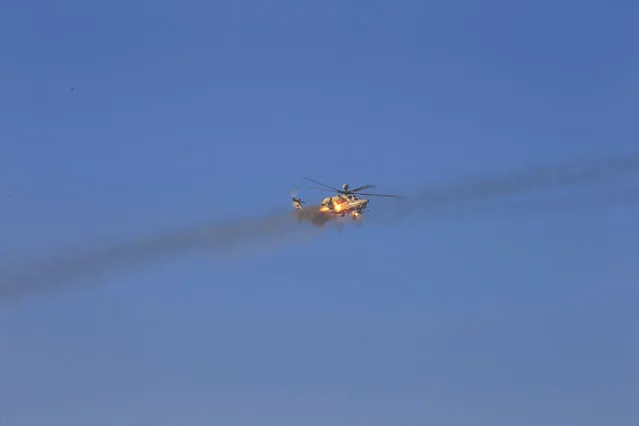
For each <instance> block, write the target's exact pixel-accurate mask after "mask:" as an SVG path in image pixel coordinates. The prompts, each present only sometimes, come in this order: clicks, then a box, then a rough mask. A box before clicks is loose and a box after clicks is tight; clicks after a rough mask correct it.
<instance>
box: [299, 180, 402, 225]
mask: <svg viewBox="0 0 639 426" xmlns="http://www.w3.org/2000/svg"><path fill="white" fill-rule="evenodd" d="M303 179H306V180H308V181H311V182H313V183H315V184H316V185H320V186H321V187H322V188H317V187H311V188H310V189H315V190H320V191H327V190H329V191H331V192H336V193H337V195H334V196H331V197H326V198H324V199H323V200H322V202H321V203H320V205H319V212H321V213H325V214H327V215H329V216H334V217H344V216H346V215H347V214H349V215H351V217H352V218H353V220H357V219H358V218H359V217H360V215H361V214H362V213H363V212H364V210H365V209H366V207H367V206H368V202H369V200H367V199H365V198H360V197H359V195H363V196H370V197H390V198H403V197H402V196H401V195H390V194H373V193H367V192H360V191H362V190H364V189H369V188H375V185H363V186H360V187H357V188H354V189H351V188H350V186H349V184H347V183H345V184H343V185H342V189H338V188H333V187H332V186H328V185H325V184H323V183H321V182H318V181H316V180H314V179H311V178H309V177H305V178H303ZM292 199H293V208H294V209H295V210H296V211H297V212H301V211H302V210H303V209H304V204H306V202H305V201H303V200H302V199H301V198H299V197H297V196H296V194H294V193H293V194H292ZM329 220H330V219H329Z"/></svg>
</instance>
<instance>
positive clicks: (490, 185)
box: [0, 153, 639, 301]
mask: <svg viewBox="0 0 639 426" xmlns="http://www.w3.org/2000/svg"><path fill="white" fill-rule="evenodd" d="M637 172H639V153H635V154H632V155H628V156H624V157H614V158H609V159H606V160H604V161H597V162H591V163H587V164H582V165H573V166H563V167H547V168H541V169H534V170H528V171H524V172H518V173H513V174H509V175H506V176H502V177H492V178H481V177H479V178H470V179H468V180H467V181H466V182H462V183H460V184H457V185H449V186H439V187H437V188H427V189H424V190H422V191H418V192H417V193H416V194H415V196H414V197H408V198H407V199H404V200H400V201H405V202H399V203H393V204H391V205H394V207H396V208H397V209H398V210H395V211H394V212H391V211H389V210H388V209H387V208H386V207H383V206H375V209H374V211H375V212H374V214H373V215H372V217H371V218H374V219H375V220H374V221H373V223H374V222H375V221H378V220H380V219H381V220H382V221H383V220H384V219H387V220H391V221H395V222H396V221H397V220H398V219H399V218H401V217H403V216H405V215H411V214H413V213H426V214H428V216H427V217H430V215H431V214H432V213H437V212H440V213H441V212H442V211H443V210H444V209H447V210H450V209H451V208H453V209H455V208H457V209H458V210H459V211H463V212H464V213H468V212H469V211H473V210H474V209H469V208H470V207H477V205H478V204H480V202H481V201H485V200H488V199H493V198H500V197H505V196H514V195H526V194H532V193H535V192H544V191H550V190H553V189H561V188H563V187H570V186H581V187H588V186H593V185H600V184H602V183H605V182H610V181H613V180H615V179H620V178H623V177H629V176H631V175H632V174H636V173H637ZM638 198H639V195H638V193H637V191H636V190H635V191H634V192H630V193H627V192H626V193H623V192H617V193H614V194H604V195H603V196H601V197H599V198H595V199H593V200H591V201H588V200H583V199H582V200H574V199H573V200H572V201H566V202H563V204H562V202H561V200H560V201H554V202H551V203H547V204H545V205H544V204H543V203H542V204H537V205H535V203H534V202H530V201H529V202H527V203H526V204H520V205H519V206H518V207H516V208H514V209H513V206H510V211H511V212H518V213H522V212H525V211H533V210H543V209H556V208H564V209H565V208H569V209H572V208H584V207H589V206H592V207H597V206H602V205H607V204H610V203H619V202H623V201H637V199H638ZM496 209H497V210H499V209H502V210H503V211H508V210H509V206H508V205H504V206H501V207H497V208H496ZM304 211H305V213H304V218H303V219H304V220H303V223H302V224H300V223H298V222H297V221H296V220H295V216H294V215H293V214H291V213H290V212H283V213H276V214H271V215H266V216H263V217H258V218H253V219H242V220H238V221H235V222H232V223H228V224H226V225H218V226H210V227H204V226H200V227H196V228H186V229H181V230H176V231H172V232H165V233H161V234H156V235H151V236H149V237H147V238H141V239H132V240H130V241H128V242H123V243H120V244H113V245H107V246H105V247H102V248H97V249H88V248H86V247H80V248H79V249H78V250H77V251H76V252H67V251H65V252H63V253H57V254H55V255H52V256H51V257H50V258H49V259H45V260H44V261H41V262H39V261H35V260H28V261H27V262H25V263H24V265H23V266H22V267H20V266H16V265H8V264H6V263H5V264H4V266H3V265H2V264H0V301H11V300H15V299H20V298H23V297H26V296H28V295H33V294H40V293H48V292H52V291H57V290H61V289H63V288H65V287H66V286H67V285H69V284H72V283H74V282H79V280H80V279H87V280H89V279H90V278H92V277H94V276H99V275H101V274H105V273H110V272H117V271H120V270H124V269H126V268H130V267H136V266H138V265H142V264H144V263H145V262H146V263H152V262H161V261H166V260H171V259H173V258H175V257H178V256H181V255H184V254H188V253H195V252H207V253H208V252H223V253H226V252H228V251H229V250H235V249H237V248H252V247H254V246H258V245H260V244H264V243H266V242H269V243H271V242H273V241H274V240H275V239H280V240H282V241H284V240H288V239H290V238H291V237H295V236H301V235H306V236H308V232H307V230H308V226H310V225H311V223H312V222H313V221H314V219H317V216H316V215H317V214H319V212H318V209H317V206H309V207H306V208H305V209H304ZM493 211H496V210H495V208H493ZM389 213H390V214H389ZM322 221H323V220H319V221H317V223H321V222H322ZM280 242H281V241H280Z"/></svg>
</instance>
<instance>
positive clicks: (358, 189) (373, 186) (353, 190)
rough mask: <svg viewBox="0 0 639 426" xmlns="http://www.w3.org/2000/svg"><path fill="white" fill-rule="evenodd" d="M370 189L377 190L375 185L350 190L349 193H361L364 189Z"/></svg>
mask: <svg viewBox="0 0 639 426" xmlns="http://www.w3.org/2000/svg"><path fill="white" fill-rule="evenodd" d="M368 188H375V185H364V186H360V187H359V188H355V189H349V190H348V192H357V191H361V190H362V189H368Z"/></svg>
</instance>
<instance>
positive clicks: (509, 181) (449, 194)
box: [375, 152, 639, 219]
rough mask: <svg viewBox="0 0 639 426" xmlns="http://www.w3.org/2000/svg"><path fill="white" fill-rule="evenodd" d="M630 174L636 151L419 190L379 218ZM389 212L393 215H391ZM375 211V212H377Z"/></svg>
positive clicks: (638, 164) (638, 156)
mask: <svg viewBox="0 0 639 426" xmlns="http://www.w3.org/2000/svg"><path fill="white" fill-rule="evenodd" d="M632 175H639V152H637V153H633V154H630V155H626V156H614V157H612V156H611V157H609V158H607V159H605V160H599V161H591V162H587V163H584V164H572V165H564V166H557V167H542V168H535V169H529V170H524V171H518V172H513V173H510V174H508V175H506V176H492V177H468V178H466V179H465V180H463V181H462V182H460V183H457V184H453V185H448V186H439V187H437V188H435V187H427V188H425V189H422V190H419V191H417V193H416V194H415V195H414V196H413V197H408V198H405V199H402V200H400V202H398V203H395V204H393V205H389V206H388V207H387V208H386V209H384V212H383V213H382V214H381V216H385V214H386V213H387V212H388V213H390V216H388V217H387V218H389V219H397V218H398V217H405V216H409V215H412V214H417V213H429V214H430V213H431V212H432V211H433V210H436V209H441V208H451V207H455V206H459V207H463V206H466V205H470V204H477V203H479V202H483V201H486V200H490V199H493V198H501V197H511V196H524V195H528V194H534V193H544V192H548V191H551V190H558V189H562V188H567V187H585V188H588V187H593V186H598V185H601V184H604V183H609V182H613V181H615V180H619V179H622V178H624V177H631V176H632ZM391 206H392V207H391ZM391 209H393V212H390V210H391ZM380 210H381V209H380ZM375 211H376V213H377V209H375ZM380 213H381V212H380ZM380 218H381V217H380Z"/></svg>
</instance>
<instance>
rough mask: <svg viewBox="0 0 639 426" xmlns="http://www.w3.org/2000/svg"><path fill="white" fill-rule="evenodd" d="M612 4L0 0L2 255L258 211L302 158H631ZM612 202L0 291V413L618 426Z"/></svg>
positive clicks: (443, 220) (43, 419)
mask: <svg viewBox="0 0 639 426" xmlns="http://www.w3.org/2000/svg"><path fill="white" fill-rule="evenodd" d="M638 18H639V4H637V2H632V1H609V2H601V1H600V2H594V1H588V0H587V1H560V0H559V1H534V2H533V1H518V0H514V1H513V0H511V1H505V0H504V1H469V0H452V1H448V2H443V1H442V2H426V1H402V0H396V1H379V0H369V1H364V0H362V1H316V0H313V1H310V0H309V1H292V0H289V1H278V0H273V1H254V0H247V1H237V2H233V1H217V2H215V1H203V0H202V1H188V0H185V1H183V2H169V1H166V0H157V1H140V0H129V1H122V0H112V1H105V2H88V1H80V0H60V1H57V2H51V1H43V0H4V1H2V2H0V53H1V56H0V189H1V190H2V194H0V195H1V196H2V199H1V200H2V203H1V204H0V212H1V214H2V218H3V220H2V221H1V223H0V226H1V229H0V232H1V235H2V238H1V239H0V240H1V241H0V248H1V250H2V255H3V256H5V257H6V258H9V257H10V256H15V255H16V253H18V252H19V253H27V254H28V255H31V254H34V253H39V254H42V253H44V254H46V253H50V252H51V250H52V248H54V247H58V246H72V245H74V244H80V243H81V242H87V241H88V242H91V241H102V240H104V239H107V238H109V239H112V240H118V239H120V238H126V237H128V236H131V235H137V233H139V232H143V231H149V232H150V231H151V230H162V229H172V228H180V227H190V226H197V225H198V224H199V223H201V222H204V221H216V220H222V219H226V220H228V219H231V218H233V217H236V216H259V215H261V214H262V212H264V211H270V210H272V209H273V208H277V207H278V206H281V207H282V208H289V207H290V195H289V193H290V191H291V189H292V188H293V187H298V188H302V186H303V182H302V181H301V180H300V179H299V178H300V176H312V177H314V178H315V179H318V180H321V181H325V182H326V183H328V184H331V185H340V184H342V183H344V182H349V183H351V184H352V185H358V184H367V183H372V184H376V185H378V189H379V191H380V192H381V191H383V192H402V191H403V190H405V189H406V188H409V187H410V188H413V189H414V188H419V187H421V186H425V185H431V184H439V183H441V182H443V181H454V180H455V179H457V178H458V177H459V176H462V175H464V174H467V173H491V174H501V173H505V172H508V171H510V170H513V169H518V168H521V167H525V166H529V165H535V164H546V163H552V164H561V163H563V162H564V161H570V160H571V159H582V158H596V157H598V156H600V155H603V154H607V153H627V152H631V151H634V150H636V148H637V146H638V145H639V144H638V142H637V141H638V140H639V139H638V136H639V128H638V127H637V117H638V116H639V108H638V105H637V99H639V77H638V76H639V55H638V54H637V52H639V30H638V28H639V27H638V26H637V23H638ZM300 195H301V196H302V197H304V198H305V199H309V200H310V201H314V199H313V197H318V198H319V197H322V196H323V194H322V193H319V192H317V193H309V192H308V191H303V190H302V192H301V193H300ZM389 203H392V200H391V201H388V200H383V199H377V200H374V201H373V205H372V208H371V212H370V216H371V217H374V215H375V205H378V206H381V205H384V206H386V205H389ZM637 212H638V209H637V206H633V205H631V204H627V205H618V206H615V207H610V208H598V209H590V210H587V209H572V210H570V211H557V210H551V209H538V210H536V211H535V212H534V214H525V215H524V214H507V215H496V216H491V215H483V216H482V217H473V215H472V214H470V215H463V214H460V215H458V217H455V215H453V216H450V217H441V216H440V217H438V218H437V220H434V219H433V220H432V221H429V220H426V219H422V220H418V221H414V222H411V224H410V225H408V224H401V223H392V222H384V223H381V222H380V223H378V224H374V223H373V221H371V222H369V223H367V224H365V225H364V226H362V227H360V228H353V227H349V228H347V229H346V230H345V231H344V232H342V233H337V232H334V231H329V232H325V233H324V234H322V235H321V236H319V237H318V238H314V239H312V240H311V241H307V242H305V243H302V244H298V243H291V244H284V245H283V246H281V247H280V248H279V250H265V249H263V248H260V249H255V250H247V251H246V252H242V253H240V254H238V255H236V256H230V257H228V256H227V257H219V256H217V255H211V256H191V257H188V256H187V257H183V258H175V259H173V261H172V262H168V263H164V264H158V265H155V266H153V267H148V268H139V269H136V270H134V271H130V272H124V271H120V272H118V273H114V274H111V275H109V276H106V277H104V278H101V279H94V280H90V281H87V282H83V283H82V285H81V286H79V287H78V289H77V290H75V291H73V292H61V293H54V294H51V295H46V296H41V297H34V298H30V299H26V300H24V301H22V302H21V303H16V304H11V305H2V313H1V315H0V321H1V322H0V425H1V426H5V425H6V426H36V425H37V426H40V425H43V424H46V425H48V426H63V425H64V426H75V425H78V426H80V425H81V426H85V425H93V426H103V425H116V424H117V425H118V426H125V425H151V424H152V425H157V426H163V425H210V424H224V425H226V426H248V425H257V424H260V425H277V426H298V425H309V426H320V425H329V424H330V425H335V426H342V425H343V426H347V425H348V426H351V425H367V426H378V425H424V424H436V425H450V426H458V425H459V426H461V425H469V424H485V425H491V426H501V425H503V426H514V425H530V426H539V425H562V426H566V425H578V426H588V425H593V426H594V425H603V424H610V425H612V424H614V425H617V426H622V425H636V424H639V408H638V407H639V406H638V405H637V404H636V402H637V401H638V400H639V362H638V361H637V360H638V359H639V331H638V327H639V316H638V314H637V310H636V301H637V300H638V296H639V291H638V290H637V282H639V272H638V269H637V249H638V248H639V246H638V243H637V241H638V239H637V230H638V227H637V220H636V218H637ZM460 213H461V212H460ZM247 248H249V249H250V248H251V247H247Z"/></svg>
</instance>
